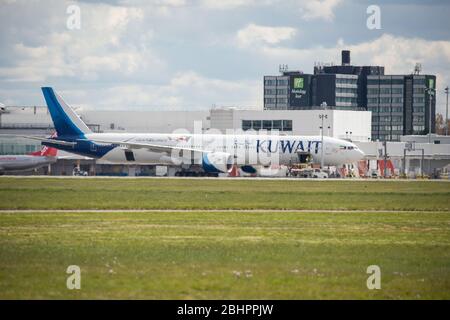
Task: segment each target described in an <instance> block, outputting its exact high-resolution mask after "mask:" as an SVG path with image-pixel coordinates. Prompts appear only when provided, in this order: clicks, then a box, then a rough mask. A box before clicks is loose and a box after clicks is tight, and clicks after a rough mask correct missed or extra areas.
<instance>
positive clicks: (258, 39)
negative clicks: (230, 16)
mask: <svg viewBox="0 0 450 320" xmlns="http://www.w3.org/2000/svg"><path fill="white" fill-rule="evenodd" d="M295 33H296V30H295V29H294V28H290V27H267V26H258V25H255V24H249V25H248V26H246V27H245V28H243V29H241V30H239V31H238V32H237V35H236V38H237V42H238V44H239V45H240V46H242V47H246V46H251V45H255V44H277V43H279V42H281V41H284V40H289V39H291V38H292V37H293V36H294V35H295Z"/></svg>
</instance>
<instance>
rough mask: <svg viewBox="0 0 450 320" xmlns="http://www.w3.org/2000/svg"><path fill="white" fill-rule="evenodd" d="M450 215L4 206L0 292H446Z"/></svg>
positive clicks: (122, 295) (291, 295) (108, 295)
mask: <svg viewBox="0 0 450 320" xmlns="http://www.w3.org/2000/svg"><path fill="white" fill-rule="evenodd" d="M449 227H450V213H448V212H408V213H407V212H399V213H392V212H390V213H381V212H379V213H367V212H366V213H364V212H347V213H317V212H314V213H298V212H281V211H280V212H270V213H268V212H264V213H258V212H252V213H249V212H246V213H243V212H151V213H150V212H147V213H143V212H139V213H120V212H109V213H105V212H101V213H99V212H92V213H86V212H83V213H74V212H71V213H52V212H45V213H42V212H40V213H36V212H35V213H32V212H27V213H1V217H0V248H1V249H0V298H1V299H10V298H19V299H25V298H31V299H40V298H50V299H53V298H58V299H61V298H62V299H84V298H96V299H131V298H132V299H141V298H147V299H241V298H242V299H329V298H336V299H353V298H356V299H449V298H450V232H449V230H450V229H449ZM69 265H78V266H79V267H80V268H81V290H68V289H67V288H66V279H67V277H68V276H69V275H68V274H66V268H67V267H68V266H69ZM369 265H378V266H379V267H380V268H381V289H380V290H368V289H367V286H366V281H367V278H368V277H369V274H366V269H367V267H368V266H369Z"/></svg>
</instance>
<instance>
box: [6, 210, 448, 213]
mask: <svg viewBox="0 0 450 320" xmlns="http://www.w3.org/2000/svg"><path fill="white" fill-rule="evenodd" d="M160 212H162V213H164V212H167V213H172V212H173V213H183V212H205V213H206V212H223V213H226V212H228V213H237V212H243V213H274V212H276V213H356V212H360V213H429V212H439V213H450V211H448V210H360V209H336V210H332V209H331V210H330V209H323V210H320V209H285V210H284V209H4V210H0V214H2V213H160Z"/></svg>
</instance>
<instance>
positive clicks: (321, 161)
mask: <svg viewBox="0 0 450 320" xmlns="http://www.w3.org/2000/svg"><path fill="white" fill-rule="evenodd" d="M324 118H325V119H328V116H327V115H326V114H319V119H320V120H322V126H321V127H320V135H321V144H320V149H321V150H320V152H321V157H320V169H322V170H323V163H324V161H323V160H324V159H323V119H324Z"/></svg>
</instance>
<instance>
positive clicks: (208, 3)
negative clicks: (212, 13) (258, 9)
mask: <svg viewBox="0 0 450 320" xmlns="http://www.w3.org/2000/svg"><path fill="white" fill-rule="evenodd" d="M264 2H267V1H263V0H222V1H220V0H201V4H202V5H203V6H205V7H206V8H209V9H218V10H228V9H236V8H238V7H244V6H254V5H260V4H262V3H264Z"/></svg>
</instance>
